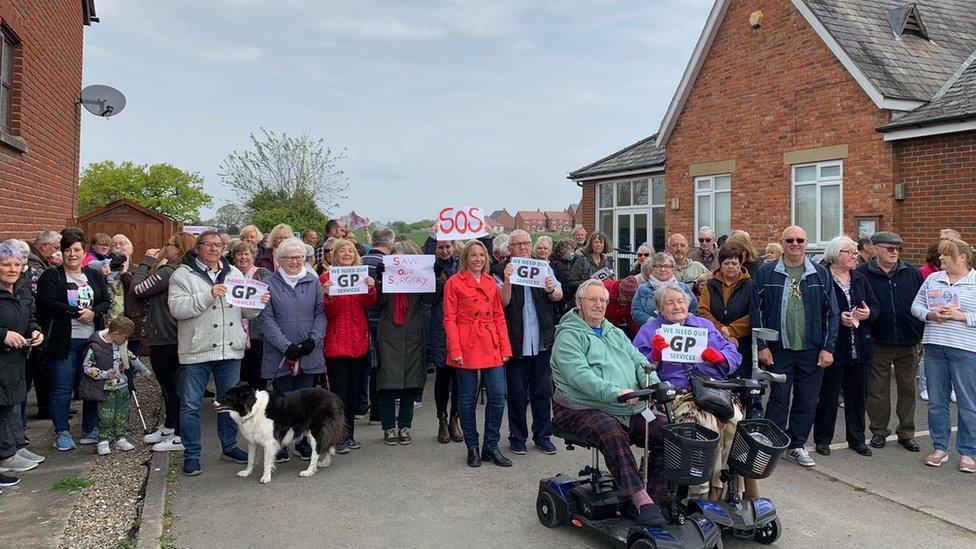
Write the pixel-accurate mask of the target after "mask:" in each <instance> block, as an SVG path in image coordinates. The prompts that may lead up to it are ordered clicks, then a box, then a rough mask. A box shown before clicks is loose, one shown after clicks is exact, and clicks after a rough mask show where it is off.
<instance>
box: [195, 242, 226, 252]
mask: <svg viewBox="0 0 976 549" xmlns="http://www.w3.org/2000/svg"><path fill="white" fill-rule="evenodd" d="M200 246H203V247H204V248H211V249H215V250H219V249H221V248H223V247H224V243H223V242H201V243H200Z"/></svg>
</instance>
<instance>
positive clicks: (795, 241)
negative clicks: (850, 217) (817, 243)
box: [783, 238, 807, 244]
mask: <svg viewBox="0 0 976 549" xmlns="http://www.w3.org/2000/svg"><path fill="white" fill-rule="evenodd" d="M806 241H807V239H805V238H784V239H783V242H785V243H787V244H803V243H804V242H806Z"/></svg>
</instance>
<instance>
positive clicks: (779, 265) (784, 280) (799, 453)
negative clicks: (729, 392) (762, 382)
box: [749, 226, 840, 467]
mask: <svg viewBox="0 0 976 549" xmlns="http://www.w3.org/2000/svg"><path fill="white" fill-rule="evenodd" d="M781 242H782V244H783V255H782V257H780V259H779V260H778V261H776V262H775V263H767V264H765V265H763V266H762V267H761V268H760V269H759V271H758V272H757V273H756V279H755V285H754V287H753V294H752V302H751V304H750V311H749V316H750V317H751V319H752V325H753V327H761V328H770V329H773V330H776V331H777V332H779V333H780V340H779V341H769V342H766V341H762V340H760V341H759V342H758V344H759V355H758V358H759V362H761V363H762V364H764V365H766V366H768V367H769V369H770V370H771V371H773V372H776V373H781V374H786V383H782V384H773V386H772V387H771V389H770V395H769V403H768V404H767V405H766V417H767V418H769V419H770V420H772V421H773V422H774V423H776V425H777V426H779V427H780V428H781V429H784V430H785V431H786V434H787V435H789V437H790V449H789V452H788V453H787V454H786V457H787V458H789V459H793V460H795V461H796V462H797V463H799V464H800V465H803V466H804V467H813V466H814V465H816V463H815V462H814V461H813V458H812V457H810V453H809V452H807V451H806V450H805V449H804V448H803V445H804V443H806V440H807V436H809V434H810V429H811V427H812V426H813V420H814V415H815V414H816V409H817V399H818V398H819V395H820V381H821V379H822V378H823V368H827V367H829V366H830V365H831V364H832V363H833V362H834V354H833V353H834V344H835V342H836V341H837V324H838V322H839V319H840V313H839V312H838V310H837V299H836V298H835V297H834V292H833V289H832V287H831V281H830V275H829V273H827V270H826V269H824V268H823V267H821V266H819V265H815V264H814V263H813V262H812V261H810V260H809V259H808V258H807V256H806V250H807V234H806V231H804V230H803V229H802V228H800V227H795V226H794V227H787V229H786V230H785V231H783V237H782V240H781ZM791 392H792V395H793V403H792V406H791V405H790V393H791ZM787 420H789V425H788V426H787Z"/></svg>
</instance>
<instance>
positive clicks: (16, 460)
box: [0, 454, 37, 473]
mask: <svg viewBox="0 0 976 549" xmlns="http://www.w3.org/2000/svg"><path fill="white" fill-rule="evenodd" d="M36 467H37V462H35V461H31V460H29V459H27V458H25V457H23V456H20V455H18V454H14V455H12V456H10V457H8V458H7V459H5V460H3V461H0V472H4V473H6V472H8V471H9V472H13V473H23V472H24V471H30V470H31V469H34V468H36Z"/></svg>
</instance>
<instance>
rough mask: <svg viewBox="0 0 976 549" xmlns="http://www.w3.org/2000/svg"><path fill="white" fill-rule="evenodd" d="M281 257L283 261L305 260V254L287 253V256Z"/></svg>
mask: <svg viewBox="0 0 976 549" xmlns="http://www.w3.org/2000/svg"><path fill="white" fill-rule="evenodd" d="M281 259H284V260H285V261H291V262H292V263H298V262H299V261H305V256H304V255H289V256H287V257H283V258H281Z"/></svg>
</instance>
